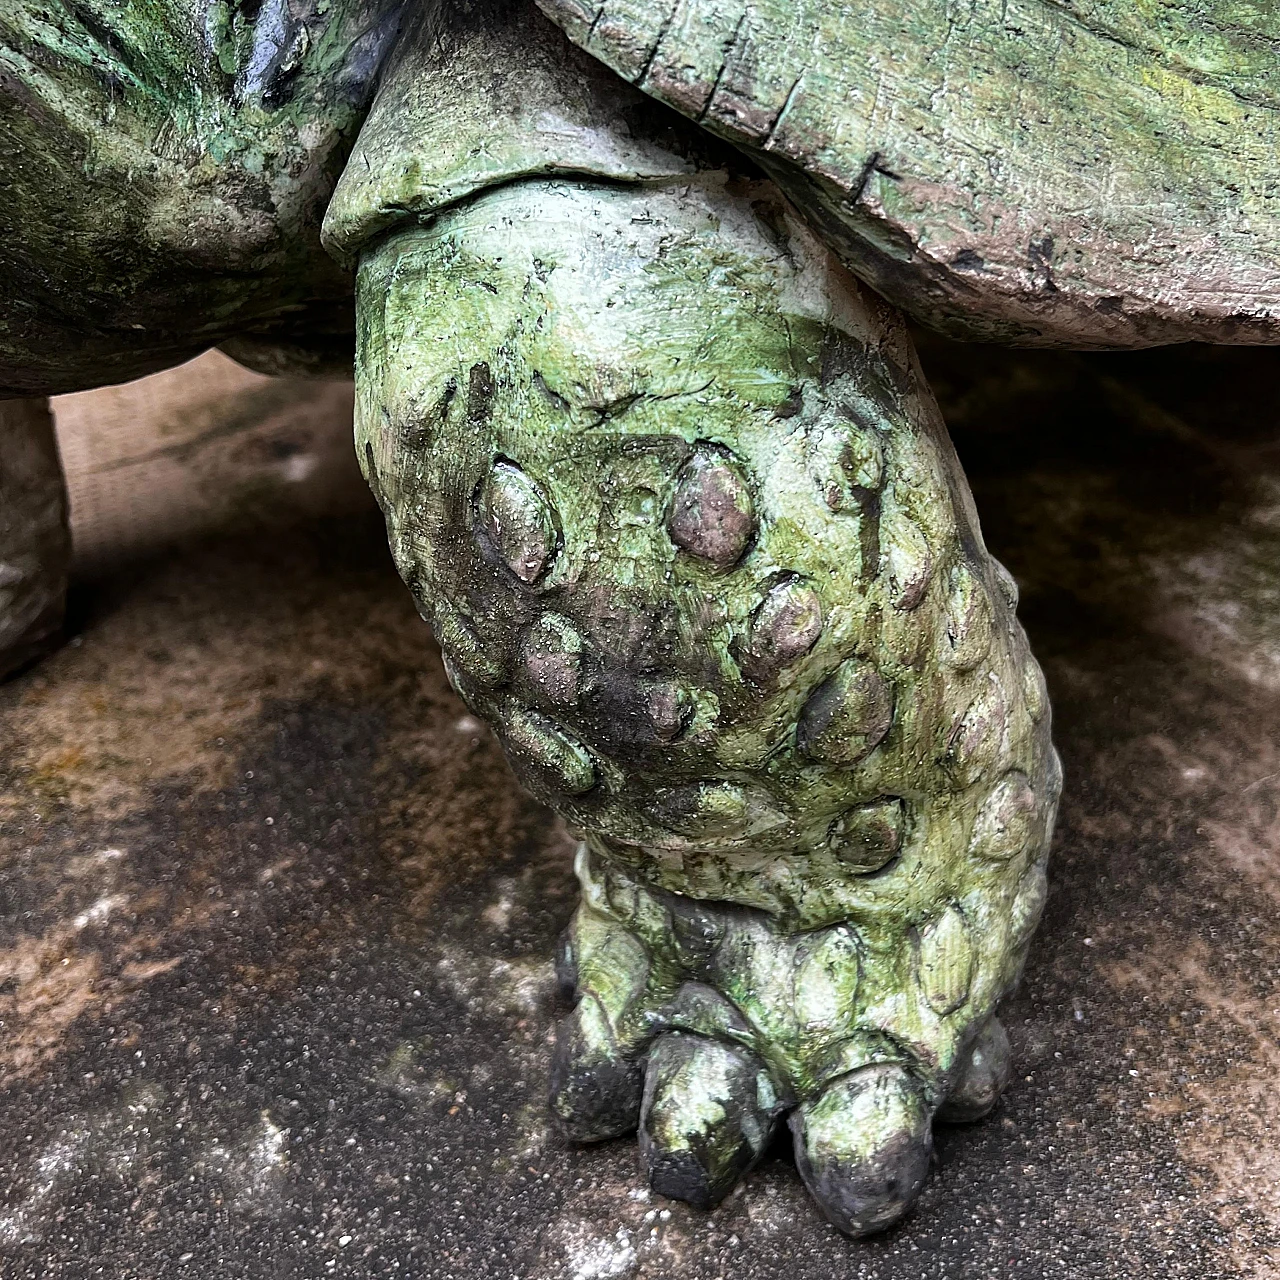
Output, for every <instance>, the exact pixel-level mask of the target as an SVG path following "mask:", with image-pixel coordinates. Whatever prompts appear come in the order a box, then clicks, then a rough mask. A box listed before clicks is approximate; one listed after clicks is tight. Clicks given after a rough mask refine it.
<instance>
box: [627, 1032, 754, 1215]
mask: <svg viewBox="0 0 1280 1280" xmlns="http://www.w3.org/2000/svg"><path fill="white" fill-rule="evenodd" d="M777 1112H778V1106H777V1099H776V1095H775V1093H774V1090H773V1086H772V1083H771V1082H770V1079H769V1076H768V1074H767V1072H765V1070H764V1068H763V1067H762V1066H761V1065H760V1064H759V1063H758V1062H756V1061H755V1060H754V1059H753V1058H752V1057H751V1056H750V1055H749V1054H748V1053H746V1052H745V1051H743V1050H740V1049H734V1048H731V1047H729V1046H728V1045H725V1044H722V1043H720V1042H718V1041H715V1040H708V1039H706V1038H704V1037H702V1036H693V1035H682V1034H680V1033H678V1032H673V1033H669V1034H667V1035H664V1036H662V1037H661V1038H660V1039H659V1040H658V1041H657V1042H656V1043H655V1044H654V1046H653V1049H652V1051H651V1052H650V1054H649V1069H648V1074H647V1076H646V1079H645V1090H644V1107H643V1109H642V1112H641V1118H640V1153H641V1158H642V1160H643V1161H644V1163H645V1165H646V1166H647V1168H648V1172H649V1185H650V1186H651V1187H652V1188H653V1189H654V1190H655V1191H656V1192H658V1194H659V1195H664V1196H669V1197H671V1199H673V1200H685V1201H687V1202H688V1203H689V1204H691V1205H693V1206H695V1207H696V1208H699V1209H709V1208H710V1207H711V1206H712V1205H714V1204H715V1203H717V1202H718V1201H720V1200H722V1199H723V1198H724V1197H725V1196H726V1195H727V1194H728V1193H729V1192H730V1191H731V1190H732V1189H733V1186H734V1184H735V1183H736V1182H737V1181H738V1179H739V1178H741V1177H742V1175H743V1174H744V1173H746V1171H747V1170H748V1169H749V1168H751V1166H752V1165H753V1164H755V1162H756V1161H757V1160H758V1159H759V1158H760V1156H761V1154H762V1153H763V1152H764V1149H765V1147H766V1146H768V1143H769V1138H770V1135H771V1134H772V1131H773V1125H774V1121H775V1119H776V1116H777Z"/></svg>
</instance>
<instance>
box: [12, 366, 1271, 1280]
mask: <svg viewBox="0 0 1280 1280" xmlns="http://www.w3.org/2000/svg"><path fill="white" fill-rule="evenodd" d="M924 357H925V361H926V365H927V367H928V368H929V370H930V372H931V374H932V376H933V377H934V379H935V385H936V387H937V389H938V392H939V395H940V398H941V400H942V402H943V406H944V410H945V412H946V414H947V417H948V421H949V422H950V423H951V425H952V427H953V431H954V434H955V438H956V441H957V444H958V446H959V448H960V451H961V454H962V456H963V458H964V460H965V463H966V465H967V467H968V470H969V475H970V477H971V479H972V481H973V486H974V489H975V492H976V496H977V500H978V506H979V509H980V510H981V512H982V513H983V518H984V522H985V531H986V534H987V538H988V541H989V543H990V544H991V546H992V548H993V550H994V551H995V552H996V554H997V555H998V556H1000V558H1001V559H1003V560H1004V561H1005V563H1006V564H1007V565H1008V566H1009V567H1010V568H1011V569H1012V571H1013V572H1014V574H1015V575H1016V577H1017V579H1018V581H1019V582H1020V584H1021V586H1022V591H1023V605H1022V609H1021V614H1022V617H1023V620H1024V622H1025V624H1026V626H1027V629H1028V631H1029V632H1030V634H1031V638H1032V642H1033V645H1034V647H1035V649H1036V651H1037V652H1038V654H1039V656H1040V659H1041V661H1042V662H1043V664H1044V665H1045V668H1046V672H1047V675H1048V680H1049V686H1050V690H1051V693H1052V696H1053V700H1054V706H1055V717H1056V736H1057V741H1058V744H1059V747H1060V749H1061V751H1062V755H1063V758H1064V762H1065V765H1066V779H1067V782H1066V793H1065V798H1064V804H1063V810H1062V817H1061V821H1060V826H1059V832H1058V836H1057V840H1056V846H1055V859H1054V862H1053V868H1052V892H1051V896H1050V901H1049V906H1048V911H1047V915H1046V918H1045V922H1044V925H1043V927H1042V929H1041V932H1040V935H1039V940H1038V944H1037V945H1036V947H1035V949H1034V952H1033V956H1032V960H1031V963H1030V965H1029V968H1028V970H1027V975H1026V981H1025V984H1024V986H1023V989H1022V991H1021V992H1020V994H1019V995H1018V996H1017V997H1016V998H1015V999H1014V1000H1013V1001H1012V1002H1010V1004H1009V1005H1008V1006H1007V1008H1006V1011H1005V1012H1006V1021H1007V1025H1008V1026H1009V1029H1010V1032H1011V1035H1012V1037H1013V1041H1014V1047H1015V1052H1016V1060H1017V1073H1016V1077H1015V1081H1014V1083H1013V1085H1012V1086H1011V1088H1010V1090H1009V1092H1008V1095H1007V1096H1006V1098H1005V1100H1004V1101H1003V1103H1002V1104H1001V1106H1000V1109H999V1110H998V1111H997V1113H996V1115H995V1116H994V1117H993V1118H992V1119H990V1120H988V1121H986V1122H985V1123H982V1124H979V1125H976V1126H972V1127H968V1128H952V1129H946V1130H940V1132H939V1135H938V1150H937V1160H936V1168H935V1170H934V1175H933V1178H932V1181H931V1183H930V1185H929V1187H928V1189H927V1190H926V1192H925V1194H924V1196H923V1197H922V1199H921V1202H920V1204H919V1207H918V1209H917V1210H916V1212H915V1213H914V1214H913V1215H912V1216H911V1217H910V1218H909V1220H908V1221H906V1222H905V1223H904V1224H903V1225H902V1226H900V1227H899V1228H897V1229H896V1230H895V1231H893V1232H891V1233H889V1234H888V1235H885V1236H883V1237H880V1238H878V1239H875V1240H872V1241H866V1242H852V1241H849V1240H846V1239H844V1238H843V1237H841V1236H839V1235H837V1234H836V1233H835V1232H834V1230H832V1229H831V1228H829V1227H827V1226H826V1225H825V1224H824V1223H823V1222H822V1221H821V1220H820V1219H819V1217H818V1215H817V1213H816V1211H815V1210H814V1209H813V1207H812V1205H811V1204H810V1202H809V1201H808V1199H807V1198H806V1196H805V1195H804V1193H803V1190H802V1188H801V1187H800V1184H799V1181H798V1179H797V1177H796V1174H795V1171H794V1168H793V1167H792V1166H791V1165H790V1163H789V1160H788V1157H787V1156H786V1153H785V1151H781V1150H780V1151H779V1152H778V1153H777V1154H776V1155H775V1156H774V1157H773V1158H771V1159H769V1160H768V1161H767V1162H766V1163H765V1164H764V1165H763V1166H762V1167H761V1168H760V1169H759V1170H758V1171H757V1172H756V1173H754V1174H753V1175H752V1176H751V1177H750V1178H749V1179H748V1181H747V1182H746V1184H745V1185H744V1186H743V1187H742V1188H741V1189H740V1190H739V1192H738V1193H737V1194H735V1195H734V1196H732V1197H731V1198H730V1199H729V1200H728V1201H727V1202H726V1203H725V1204H723V1205H722V1206H720V1207H719V1208H718V1209H716V1210H715V1211H713V1212H712V1213H710V1214H704V1213H698V1212H695V1211H691V1210H688V1209H686V1208H684V1207H683V1206H680V1205H676V1204H669V1203H665V1202H663V1201H660V1200H658V1199H656V1198H653V1197H651V1196H650V1195H649V1194H648V1193H647V1192H646V1191H644V1190H643V1189H642V1187H641V1183H640V1180H639V1178H638V1176H637V1164H636V1156H635V1150H634V1147H633V1145H632V1144H631V1143H629V1142H618V1143H611V1144H608V1145H605V1146H603V1147H599V1148H594V1149H570V1148H568V1147H566V1146H565V1145H563V1144H562V1143H561V1142H559V1141H558V1140H557V1139H556V1138H554V1137H553V1136H551V1135H550V1134H549V1132H548V1129H547V1125H546V1117H545V1113H544V1109H543V1096H544V1091H545V1077H546V1066H547V1055H548V1045H549V1040H550V1035H551V1026H552V1022H553V1019H554V1017H555V1016H556V1004H555V995H554V990H553V984H552V981H551V971H550V955H551V950H552V944H553V939H554V937H555V935H556V932H557V930H558V929H559V928H560V926H561V925H562V924H563V923H564V922H565V920H566V919H567V917H568V915H569V912H570V910H571V907H572V903H573V899H574V887H573V884H572V882H571V879H570V875H569V842H568V840H567V838H566V836H565V834H564V833H563V831H562V830H561V828H560V827H559V826H558V825H557V823H556V821H555V819H554V818H553V817H552V816H551V815H550V814H549V813H548V812H547V811H546V810H544V809H542V808H541V807H540V806H538V805H537V804H535V803H533V802H532V801H530V800H528V799H526V798H525V797H524V796H523V795H521V793H520V792H519V791H518V789H517V788H516V786H515V784H514V782H513V781H512V779H511V776H510V774H509V773H508V772H507V770H506V767H505V765H504V764H503V762H502V759H501V756H500V754H499V752H498V749H497V747H496V745H495V742H494V739H493V738H492V736H491V735H490V734H489V733H488V731H487V730H486V729H485V728H483V727H482V726H481V725H480V724H478V723H477V722H476V721H475V720H474V719H472V718H471V717H470V716H468V715H467V713H466V711H465V709H464V708H463V707H462V706H461V704H460V703H459V702H458V701H457V699H456V698H455V697H454V696H453V695H452V693H450V691H449V689H448V687H447V685H446V683H445V680H444V677H443V674H442V672H441V669H440V663H439V657H438V654H437V651H436V649H435V648H434V646H433V644H432V642H431V639H430V636H429V634H428V633H427V631H426V628H425V627H424V626H423V624H421V623H420V622H419V621H418V619H417V618H416V616H415V614H414V612H413V609H412V608H411V606H410V603H409V598H408V594H407V592H405V591H404V589H403V588H402V587H401V585H400V583H399V582H398V580H397V579H396V577H395V574H394V572H393V570H392V568H391V564H390V560H389V557H388V555H387V553H386V550H385V546H384V545H383V542H382V540H381V533H380V530H379V527H378V519H377V515H376V512H374V511H373V510H372V508H371V504H370V503H369V501H368V500H367V499H366V498H365V497H364V496H363V493H362V492H361V490H360V488H359V481H358V477H357V476H356V475H355V473H354V468H353V465H352V464H351V463H350V461H349V447H348V446H347V444H346V438H347V437H346V431H347V427H346V425H345V423H344V421H343V417H344V414H345V413H346V412H347V409H346V405H348V404H349V391H348V390H347V389H345V388H341V387H334V386H332V385H330V386H327V387H324V386H322V387H320V388H319V389H317V388H316V387H314V386H312V387H306V386H302V385H299V384H293V383H266V382H265V381H264V380H261V379H256V378H254V377H253V376H252V375H247V374H239V373H233V372H232V371H230V369H229V367H228V366H224V365H221V364H218V362H217V358H216V357H210V358H207V360H206V361H205V362H204V364H202V365H201V366H200V368H199V369H198V370H197V371H196V372H195V373H191V372H190V371H188V372H186V373H182V372H179V373H175V374H170V375H164V376H165V377H169V378H171V379H173V381H172V383H171V384H169V387H168V390H167V391H165V392H164V394H163V395H160V397H159V403H158V407H157V405H156V404H153V405H152V407H151V408H150V409H148V410H146V412H145V413H144V412H142V411H141V410H139V409H138V408H137V403H138V402H137V397H138V396H139V395H142V394H143V392H140V391H138V390H137V389H134V390H132V391H129V390H126V391H124V392H118V393H117V392H111V393H95V394H96V395H97V396H98V398H97V399H93V398H89V399H85V398H75V399H74V400H73V401H71V402H69V403H67V404H64V405H63V406H61V408H60V422H61V427H62V432H63V447H64V451H65V454H66V456H67V459H68V465H69V468H70V469H71V470H72V472H73V475H72V488H73V496H74V495H78V496H76V497H75V501H76V518H77V534H78V537H79V539H80V545H81V548H82V559H81V566H82V568H81V581H80V583H79V585H78V588H77V591H76V594H75V597H74V599H73V612H72V627H71V634H72V636H73V638H72V639H71V641H70V643H69V644H68V645H67V646H66V647H65V648H63V649H62V650H61V651H60V652H59V653H57V654H55V655H54V656H53V657H52V658H50V659H49V660H48V661H46V662H45V663H44V664H43V665H41V666H39V667H37V668H35V669H33V670H31V671H29V672H27V673H26V674H24V675H22V676H20V677H19V678H17V679H16V680H13V681H12V682H10V683H9V684H7V685H5V686H3V687H2V688H0V741H2V742H3V743H4V744H5V746H4V750H3V753H2V754H0V1276H3V1277H4V1280H27V1278H31V1280H36V1278H39V1280H46V1278H48V1280H64V1278H79V1277H97V1276H103V1277H109V1278H110V1280H185V1278H187V1277H190V1278H191V1280H196V1278H199V1280H206V1278H209V1277H218V1278H219V1280H224V1278H225V1280H232V1278H236V1277H245V1278H246V1280H259V1278H262V1280H285V1278H288V1280H294V1278H297V1280H327V1278H329V1277H334V1278H335V1280H336V1278H338V1277H353V1278H355V1277H360V1278H372V1277H378V1278H379V1280H383V1278H391V1277H394V1278H397V1280H398V1278H400V1277H405V1278H409V1277H412V1278H413V1280H426V1278H427V1277H431V1278H432V1280H434V1278H436V1277H441V1278H443V1277H459V1278H460V1280H471V1278H473V1277H474V1278H476V1280H480V1278H484V1280H490V1278H492V1280H509V1278H519V1280H551V1278H553V1277H554V1278H560V1277H563V1278H565V1280H604V1278H607V1277H619V1278H624V1280H627V1278H631V1277H636V1278H643V1280H659V1278H663V1280H666V1278H668V1277H670V1278H672V1280H674V1278H675V1277H679V1278H680V1280H704V1278H705V1280H712V1278H713V1277H732V1278H734V1280H739V1278H740V1280H751V1278H754V1277H761V1278H764V1277H785V1278H786V1280H832V1278H839V1280H844V1278H846V1277H848V1278H850V1280H852V1278H854V1277H865V1278H866V1280H873V1278H874V1280H891V1278H892V1280H906V1278H907V1277H935V1276H936V1277H948V1280H950V1278H953V1277H965V1278H966V1280H967V1278H969V1277H988V1276H992V1277H994V1276H999V1277H1016V1278H1018V1280H1022V1278H1026V1280H1038V1278H1039V1277H1046V1278H1051V1280H1067V1278H1071V1280H1074V1278H1075V1277H1086V1276H1098V1277H1115V1278H1119V1277H1126V1278H1128V1277H1134V1278H1138V1277H1142V1278H1145V1277H1151V1278H1153V1280H1154V1278H1156V1277H1160V1278H1161V1280H1164V1278H1165V1277H1183V1276H1186V1277H1196V1278H1197V1280H1209V1278H1211V1277H1272V1276H1276V1275H1280V1124H1278V1123H1277V1119H1276V1117H1277V1109H1278V1108H1277V1100H1276V1083H1275V1082H1276V1074H1277V1067H1278V1066H1280V1044H1278V1041H1277V1027H1278V1026H1280V981H1278V978H1280V734H1278V733H1277V728H1276V726H1277V723H1278V720H1277V711H1280V396H1278V395H1277V391H1276V388H1277V386H1278V385H1280V352H1274V351H1226V350H1223V351H1213V350H1190V349H1182V350H1170V351H1163V352H1151V353H1138V354H1130V355H1124V356H1118V355H1105V356H1104V355H1099V356H1076V355H1058V354H1049V353H1046V354H1028V353H1010V352H999V351H993V350H986V349H982V348H959V347H952V346H949V345H945V344H942V343H940V342H936V341H931V342H929V343H928V344H927V346H926V348H925V350H924ZM215 366H216V368H215ZM201 376H203V377H204V378H205V379H206V381H205V382H204V383H200V382H199V381H198V379H199V377H201ZM184 379H185V381H184ZM193 379H195V381H193ZM210 379H212V382H210V381H209V380H210ZM219 379H221V381H219ZM215 384H216V385H215ZM211 387H212V388H213V389H212V390H211V389H210V388H211ZM202 388H203V389H202ZM147 394H150V393H147ZM112 395H114V396H116V399H115V400H114V401H112V400H109V398H108V397H110V396H112ZM130 396H133V397H134V399H133V400H130V399H129V397H130ZM183 397H186V398H185V399H184V398H183ZM344 397H347V398H346V399H344ZM175 403H178V404H179V405H180V406H181V407H180V408H178V409H174V408H173V405H174V404H175ZM166 406H167V407H166ZM148 414H149V415H150V416H148ZM148 432H149V433H150V439H151V443H150V444H148V443H147V438H146V437H147V436H148ZM95 441H97V443H95ZM122 459H123V461H122ZM116 464H119V465H116ZM149 468H150V469H149ZM184 486H185V487H184ZM175 494H176V495H177V497H176V498H175V497H174V495H175ZM94 495H96V497H95V496H94ZM113 495H115V496H113ZM130 495H132V496H130ZM183 495H185V496H183ZM95 504H96V505H95ZM113 504H114V505H113ZM130 504H132V505H130ZM113 522H114V523H113ZM112 530H114V532H112ZM175 541H177V542H179V543H180V544H181V545H178V546H176V547H175V546H169V545H168V544H172V543H174V542H175Z"/></svg>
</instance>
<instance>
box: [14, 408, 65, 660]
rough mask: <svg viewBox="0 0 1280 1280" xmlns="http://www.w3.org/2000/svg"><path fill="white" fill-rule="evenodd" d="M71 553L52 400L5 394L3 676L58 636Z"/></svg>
mask: <svg viewBox="0 0 1280 1280" xmlns="http://www.w3.org/2000/svg"><path fill="white" fill-rule="evenodd" d="M70 559H71V535H70V533H69V531H68V528H67V500H66V489H65V486H64V484H63V479H62V463H61V461H60V460H59V458H58V446H57V442H56V441H55V439H54V435H53V415H52V414H51V413H50V412H49V402H48V400H45V399H43V398H39V399H35V398H32V399H27V400H0V679H3V678H4V677H5V676H7V675H9V674H10V673H11V672H14V671H17V670H19V669H20V668H21V667H23V666H25V665H26V664H27V663H28V662H30V661H31V660H32V659H33V658H36V657H38V656H39V655H40V654H41V653H43V652H44V651H45V650H47V649H49V648H52V646H53V645H54V643H55V642H56V640H57V638H58V635H59V632H60V630H61V628H62V612H63V607H64V604H65V601H66V594H67V569H68V566H69V563H70Z"/></svg>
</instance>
